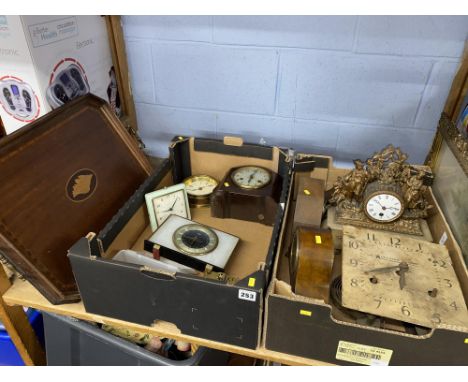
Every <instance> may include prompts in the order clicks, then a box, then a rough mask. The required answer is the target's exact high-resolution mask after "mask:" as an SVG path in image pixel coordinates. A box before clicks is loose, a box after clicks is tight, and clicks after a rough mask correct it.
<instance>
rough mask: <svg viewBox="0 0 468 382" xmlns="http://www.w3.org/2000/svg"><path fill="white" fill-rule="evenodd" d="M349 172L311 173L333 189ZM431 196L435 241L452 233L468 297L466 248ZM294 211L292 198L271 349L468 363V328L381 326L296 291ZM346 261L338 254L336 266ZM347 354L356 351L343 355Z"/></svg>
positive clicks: (397, 361) (270, 303)
mask: <svg viewBox="0 0 468 382" xmlns="http://www.w3.org/2000/svg"><path fill="white" fill-rule="evenodd" d="M330 159H331V158H330ZM330 163H331V160H330ZM347 172H348V170H343V169H336V168H334V167H332V166H331V165H330V168H329V169H328V171H327V174H324V173H323V172H321V173H316V174H314V171H312V172H311V176H312V177H315V176H317V177H319V178H320V179H324V180H325V181H326V184H327V188H326V189H330V188H331V187H332V186H333V183H334V181H335V180H336V178H337V177H338V176H342V175H344V174H346V173H347ZM293 188H294V187H291V189H293ZM428 198H429V202H430V204H432V205H434V206H435V210H436V213H435V214H434V215H433V216H431V217H430V218H429V219H427V222H428V225H429V228H430V230H431V233H432V236H433V238H434V239H435V242H439V241H440V239H441V238H444V239H445V238H446V241H445V245H446V246H447V248H448V249H449V252H450V255H451V258H452V261H453V265H454V268H455V271H456V273H457V276H458V279H459V281H460V284H461V288H462V290H463V293H464V297H465V300H467V298H468V272H467V269H466V266H465V263H464V261H463V258H462V254H461V250H460V247H459V246H458V244H457V242H456V241H455V239H454V237H453V235H452V231H451V230H450V227H449V225H448V224H447V221H446V220H445V218H444V216H443V214H442V211H441V209H440V208H439V205H438V203H437V200H436V199H435V198H434V195H433V194H432V191H431V190H430V191H429V195H428ZM289 200H290V201H291V199H289ZM293 211H294V206H293V205H292V203H291V202H290V203H288V205H287V206H286V211H285V220H284V223H283V227H282V230H281V233H280V241H279V243H278V255H277V257H276V261H275V265H274V269H273V276H272V281H271V283H270V286H269V288H268V291H267V294H266V302H265V307H266V317H265V321H266V322H265V325H264V342H265V343H264V345H265V347H266V348H267V349H270V350H275V351H279V352H284V353H289V354H294V355H298V356H302V357H307V358H312V359H316V360H320V361H325V362H330V363H334V364H340V365H353V364H354V365H355V364H380V365H385V364H389V365H468V329H467V328H460V327H450V326H448V325H445V326H442V325H441V326H440V327H438V328H437V329H432V330H431V331H430V332H429V333H426V334H424V335H416V334H415V335H412V334H407V333H400V332H396V331H392V330H388V329H379V328H375V327H370V326H365V325H362V324H358V323H356V322H349V321H346V320H344V319H343V317H340V315H339V312H338V311H337V310H336V308H335V307H334V306H333V305H332V303H326V302H324V301H323V300H318V299H312V298H307V297H304V296H300V295H296V294H294V293H293V292H292V290H291V286H290V282H289V269H288V261H287V260H288V259H287V253H288V250H289V243H290V241H291V236H292V232H291V220H292V213H293ZM340 263H341V261H336V258H335V265H337V264H340ZM334 271H336V270H335V269H334ZM343 349H344V350H343ZM339 353H340V354H341V355H338V354H339ZM343 353H347V355H350V356H349V357H342V354H343ZM337 356H338V358H337ZM344 358H347V359H348V361H346V360H344Z"/></svg>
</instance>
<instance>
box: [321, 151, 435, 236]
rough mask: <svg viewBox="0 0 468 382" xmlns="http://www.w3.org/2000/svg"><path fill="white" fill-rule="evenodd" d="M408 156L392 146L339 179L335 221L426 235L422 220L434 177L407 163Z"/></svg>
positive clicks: (356, 164)
mask: <svg viewBox="0 0 468 382" xmlns="http://www.w3.org/2000/svg"><path fill="white" fill-rule="evenodd" d="M407 159H408V155H406V154H405V153H403V152H402V151H401V150H400V148H395V147H393V146H392V145H389V146H387V147H385V148H384V149H383V150H382V151H380V152H378V153H376V154H374V155H373V156H372V157H371V158H369V159H367V160H366V161H365V162H362V161H360V160H359V159H358V160H355V161H354V166H355V168H354V169H353V170H352V171H351V172H349V173H348V174H347V175H346V176H344V177H339V178H338V180H337V181H336V183H335V185H334V191H333V196H332V198H331V199H330V202H331V203H332V204H336V211H335V214H336V216H335V220H336V222H337V223H338V224H350V225H354V226H361V227H366V228H371V229H381V230H387V231H393V232H399V233H405V234H411V235H419V236H423V235H424V232H423V229H422V227H421V219H424V218H426V217H427V211H428V209H429V208H430V207H431V206H430V205H429V203H428V202H427V200H426V198H425V193H426V190H427V184H428V183H430V181H431V180H432V177H431V175H430V174H429V173H428V172H426V171H424V170H422V169H420V168H419V169H418V168H416V167H414V166H412V165H410V164H408V163H407V162H406V160H407Z"/></svg>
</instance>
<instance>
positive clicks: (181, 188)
mask: <svg viewBox="0 0 468 382" xmlns="http://www.w3.org/2000/svg"><path fill="white" fill-rule="evenodd" d="M145 199H146V206H147V207H148V214H149V218H150V222H151V229H152V230H153V231H156V229H157V228H158V227H159V226H160V225H161V224H162V223H164V222H165V221H166V219H167V218H168V217H169V216H171V215H177V216H181V217H183V218H187V219H190V218H191V216H190V208H189V202H188V197H187V191H186V189H185V185H184V184H183V183H180V184H175V185H173V186H170V187H165V188H163V189H161V190H157V191H154V192H151V193H149V194H146V195H145Z"/></svg>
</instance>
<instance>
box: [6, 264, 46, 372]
mask: <svg viewBox="0 0 468 382" xmlns="http://www.w3.org/2000/svg"><path fill="white" fill-rule="evenodd" d="M0 267H1V264H0ZM26 314H27V316H28V319H29V322H30V323H31V326H32V328H33V329H34V332H35V333H36V335H37V338H38V340H39V342H40V343H41V344H42V346H44V327H43V325H42V316H41V314H40V313H39V312H38V311H37V310H34V309H27V311H26ZM23 365H24V361H23V360H22V359H21V356H20V354H19V353H18V350H16V347H15V345H14V344H13V341H12V340H11V338H10V336H9V335H8V333H7V331H6V330H5V327H4V326H3V323H2V322H1V321H0V366H23Z"/></svg>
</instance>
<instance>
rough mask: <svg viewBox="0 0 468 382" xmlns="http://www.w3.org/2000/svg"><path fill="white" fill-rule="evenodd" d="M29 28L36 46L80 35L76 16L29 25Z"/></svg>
mask: <svg viewBox="0 0 468 382" xmlns="http://www.w3.org/2000/svg"><path fill="white" fill-rule="evenodd" d="M28 28H29V34H30V35H31V40H32V43H33V46H34V47H35V48H37V47H38V46H42V45H48V44H52V43H54V42H57V41H60V40H65V39H67V38H70V37H73V36H77V35H78V26H77V24H76V17H67V18H64V19H57V20H52V21H49V22H46V23H40V24H34V25H29V27H28Z"/></svg>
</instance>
